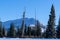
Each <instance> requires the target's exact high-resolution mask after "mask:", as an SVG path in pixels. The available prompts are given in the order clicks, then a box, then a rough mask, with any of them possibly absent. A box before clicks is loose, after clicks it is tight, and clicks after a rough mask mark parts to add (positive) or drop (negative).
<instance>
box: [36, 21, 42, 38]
mask: <svg viewBox="0 0 60 40" xmlns="http://www.w3.org/2000/svg"><path fill="white" fill-rule="evenodd" d="M36 27H37V30H36V35H37V37H41V26H40V23H39V21H37V23H36Z"/></svg>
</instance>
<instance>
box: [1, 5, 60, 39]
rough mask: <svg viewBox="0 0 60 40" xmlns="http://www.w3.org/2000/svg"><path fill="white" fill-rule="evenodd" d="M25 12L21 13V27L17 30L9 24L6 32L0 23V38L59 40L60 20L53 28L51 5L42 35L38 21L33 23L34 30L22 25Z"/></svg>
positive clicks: (52, 8) (53, 13)
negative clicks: (55, 39)
mask: <svg viewBox="0 0 60 40" xmlns="http://www.w3.org/2000/svg"><path fill="white" fill-rule="evenodd" d="M24 18H25V12H24V13H23V18H22V25H21V27H19V28H15V25H14V23H11V24H10V28H9V29H8V30H7V31H6V29H5V28H4V27H2V22H1V21H0V37H10V38H17V37H18V38H28V37H29V38H60V18H59V21H58V26H57V28H55V26H56V25H55V9H54V6H53V5H52V7H51V12H50V15H49V20H48V24H47V28H46V30H45V31H44V32H43V33H42V30H41V25H40V23H39V21H38V20H37V22H36V23H35V29H34V30H33V29H31V27H30V25H28V26H26V25H25V23H24Z"/></svg>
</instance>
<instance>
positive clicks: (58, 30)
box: [56, 17, 60, 38]
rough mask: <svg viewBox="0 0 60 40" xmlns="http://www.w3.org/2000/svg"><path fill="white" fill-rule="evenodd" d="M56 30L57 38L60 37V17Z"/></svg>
mask: <svg viewBox="0 0 60 40" xmlns="http://www.w3.org/2000/svg"><path fill="white" fill-rule="evenodd" d="M56 32H57V35H56V36H57V38H60V17H59V22H58V26H57V30H56Z"/></svg>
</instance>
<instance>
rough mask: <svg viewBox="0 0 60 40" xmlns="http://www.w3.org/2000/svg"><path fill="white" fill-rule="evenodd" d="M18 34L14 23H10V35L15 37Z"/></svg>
mask: <svg viewBox="0 0 60 40" xmlns="http://www.w3.org/2000/svg"><path fill="white" fill-rule="evenodd" d="M15 36H16V30H15V26H14V24H13V23H11V24H10V29H9V31H8V37H15Z"/></svg>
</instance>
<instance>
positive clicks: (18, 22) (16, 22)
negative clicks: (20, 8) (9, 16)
mask: <svg viewBox="0 0 60 40" xmlns="http://www.w3.org/2000/svg"><path fill="white" fill-rule="evenodd" d="M12 22H13V23H14V25H15V27H16V28H18V27H20V26H21V23H22V18H21V19H16V20H9V21H6V22H3V26H4V27H5V28H6V29H8V28H9V27H10V24H11V23H12ZM25 24H26V25H29V24H30V25H31V24H33V25H34V24H35V19H34V18H25ZM40 25H41V26H42V28H44V25H43V24H42V23H40Z"/></svg>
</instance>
